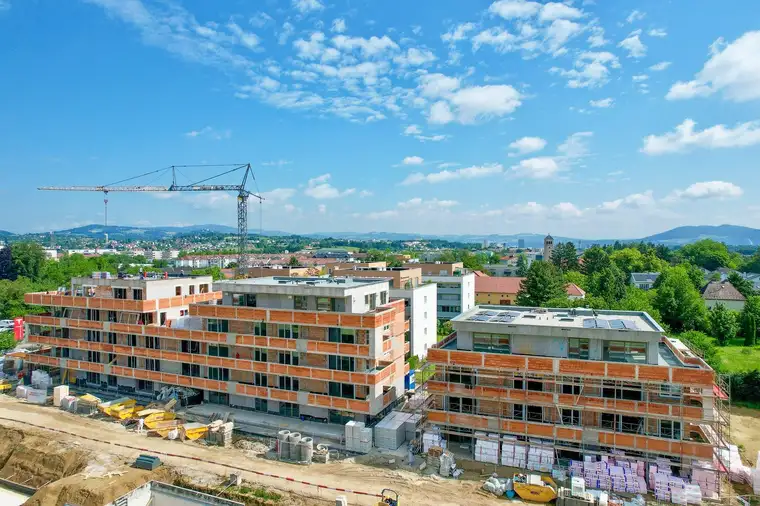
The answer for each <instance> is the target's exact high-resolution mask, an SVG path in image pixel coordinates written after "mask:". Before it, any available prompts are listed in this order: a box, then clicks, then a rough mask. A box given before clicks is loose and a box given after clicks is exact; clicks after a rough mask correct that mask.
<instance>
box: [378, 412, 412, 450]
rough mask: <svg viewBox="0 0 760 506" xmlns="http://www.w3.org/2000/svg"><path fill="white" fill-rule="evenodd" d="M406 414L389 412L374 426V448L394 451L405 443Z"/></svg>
mask: <svg viewBox="0 0 760 506" xmlns="http://www.w3.org/2000/svg"><path fill="white" fill-rule="evenodd" d="M409 416H410V415H409V414H408V413H401V412H399V411H391V412H390V413H389V414H388V416H386V417H385V418H383V419H382V420H381V421H380V423H378V424H377V425H376V426H375V429H374V433H375V446H377V447H378V448H384V449H386V450H396V449H398V447H399V446H401V445H402V444H404V441H406V422H407V420H408V419H409Z"/></svg>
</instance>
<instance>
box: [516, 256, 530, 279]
mask: <svg viewBox="0 0 760 506" xmlns="http://www.w3.org/2000/svg"><path fill="white" fill-rule="evenodd" d="M517 275H518V276H519V277H521V278H524V277H525V276H527V275H528V257H527V256H525V253H520V254H519V255H517Z"/></svg>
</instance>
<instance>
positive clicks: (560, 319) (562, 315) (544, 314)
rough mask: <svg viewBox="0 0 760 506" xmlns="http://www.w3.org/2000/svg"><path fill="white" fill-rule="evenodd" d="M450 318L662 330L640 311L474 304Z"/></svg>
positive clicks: (527, 323) (560, 325) (525, 323)
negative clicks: (472, 306)
mask: <svg viewBox="0 0 760 506" xmlns="http://www.w3.org/2000/svg"><path fill="white" fill-rule="evenodd" d="M451 321H453V322H475V323H493V324H497V325H529V326H534V327H558V328H579V329H589V330H591V329H604V330H633V331H639V332H658V333H663V332H664V330H663V329H662V327H660V325H659V324H658V323H657V322H656V321H655V320H654V318H652V317H651V316H649V315H648V314H647V313H646V312H644V311H614V310H592V309H584V308H576V309H565V308H551V309H544V308H535V307H520V306H509V308H508V309H507V308H506V307H505V306H475V307H474V308H472V309H470V310H469V311H466V312H464V313H462V314H460V315H458V316H456V317H455V318H453V319H452V320H451Z"/></svg>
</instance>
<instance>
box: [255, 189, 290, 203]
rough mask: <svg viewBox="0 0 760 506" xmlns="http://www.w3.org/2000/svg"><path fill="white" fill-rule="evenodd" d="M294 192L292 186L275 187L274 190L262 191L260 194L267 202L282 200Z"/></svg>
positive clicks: (288, 197)
mask: <svg viewBox="0 0 760 506" xmlns="http://www.w3.org/2000/svg"><path fill="white" fill-rule="evenodd" d="M295 194H296V190H295V189H294V188H275V189H274V190H271V191H268V192H263V193H262V194H261V196H262V197H264V200H265V201H269V202H283V201H285V200H289V199H290V198H292V197H293V196H294V195H295Z"/></svg>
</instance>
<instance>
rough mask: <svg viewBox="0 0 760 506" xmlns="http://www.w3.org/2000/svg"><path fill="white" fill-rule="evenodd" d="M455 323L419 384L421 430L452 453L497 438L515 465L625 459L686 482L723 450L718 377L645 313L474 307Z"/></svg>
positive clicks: (722, 391) (723, 422)
mask: <svg viewBox="0 0 760 506" xmlns="http://www.w3.org/2000/svg"><path fill="white" fill-rule="evenodd" d="M451 323H452V325H453V329H454V333H453V334H452V335H451V336H449V337H448V338H446V339H444V340H443V341H441V342H439V343H438V344H436V346H435V347H434V348H433V349H431V350H429V351H428V362H429V363H432V364H435V368H436V369H435V375H434V377H433V378H432V379H431V380H430V381H428V382H427V385H426V387H427V391H428V393H430V394H432V396H433V401H432V405H431V407H430V409H429V410H428V412H427V417H428V418H427V423H428V424H429V425H435V426H436V427H437V428H438V429H439V430H440V433H441V434H442V435H443V436H444V438H445V439H447V440H448V442H449V447H450V448H457V449H461V448H469V451H470V452H473V451H474V449H475V447H476V443H477V441H478V440H480V439H484V438H487V439H490V440H491V441H493V440H494V439H495V438H498V439H502V438H503V440H504V441H505V443H509V444H510V445H516V446H518V447H521V448H523V453H522V455H525V447H527V446H530V447H533V446H534V445H541V446H543V447H544V448H547V447H549V448H551V449H552V450H553V451H552V452H551V453H552V455H553V457H552V459H554V458H570V459H576V460H583V457H584V456H593V455H597V456H610V455H615V456H616V457H618V458H619V457H620V456H621V455H622V454H626V455H628V456H630V457H631V458H635V459H636V460H642V461H647V462H652V463H654V462H656V461H657V459H667V460H669V461H670V462H671V463H672V465H673V466H677V467H681V468H682V469H684V470H687V471H688V469H689V468H692V467H693V466H696V465H698V463H697V461H708V462H712V461H713V458H714V456H715V455H716V454H717V453H716V452H715V450H716V447H717V446H720V447H724V445H725V444H726V443H725V437H726V434H727V433H726V430H727V413H726V412H725V411H724V402H726V401H727V400H728V397H727V395H726V389H725V388H724V383H723V380H722V378H720V377H717V376H716V374H715V372H714V371H713V370H712V369H711V368H710V367H709V366H708V365H707V364H706V363H705V362H704V361H703V360H702V359H701V358H699V357H698V356H697V355H696V354H694V353H692V352H691V350H689V348H688V347H687V346H686V345H684V344H683V343H682V342H681V341H679V340H677V339H671V338H668V337H665V336H664V335H663V334H664V331H663V329H662V328H661V327H660V325H659V324H658V323H657V322H656V321H655V320H654V319H652V317H651V316H649V315H648V314H647V313H645V312H634V311H594V310H590V309H576V310H567V309H537V308H526V307H512V308H509V309H508V310H507V309H505V308H503V307H499V306H478V307H474V308H472V309H471V310H469V311H466V312H464V313H463V314H461V315H460V316H458V317H456V318H454V319H453V320H452V322H451ZM468 445H469V446H468ZM498 446H499V444H498V442H497V447H498ZM470 455H472V453H470Z"/></svg>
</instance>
